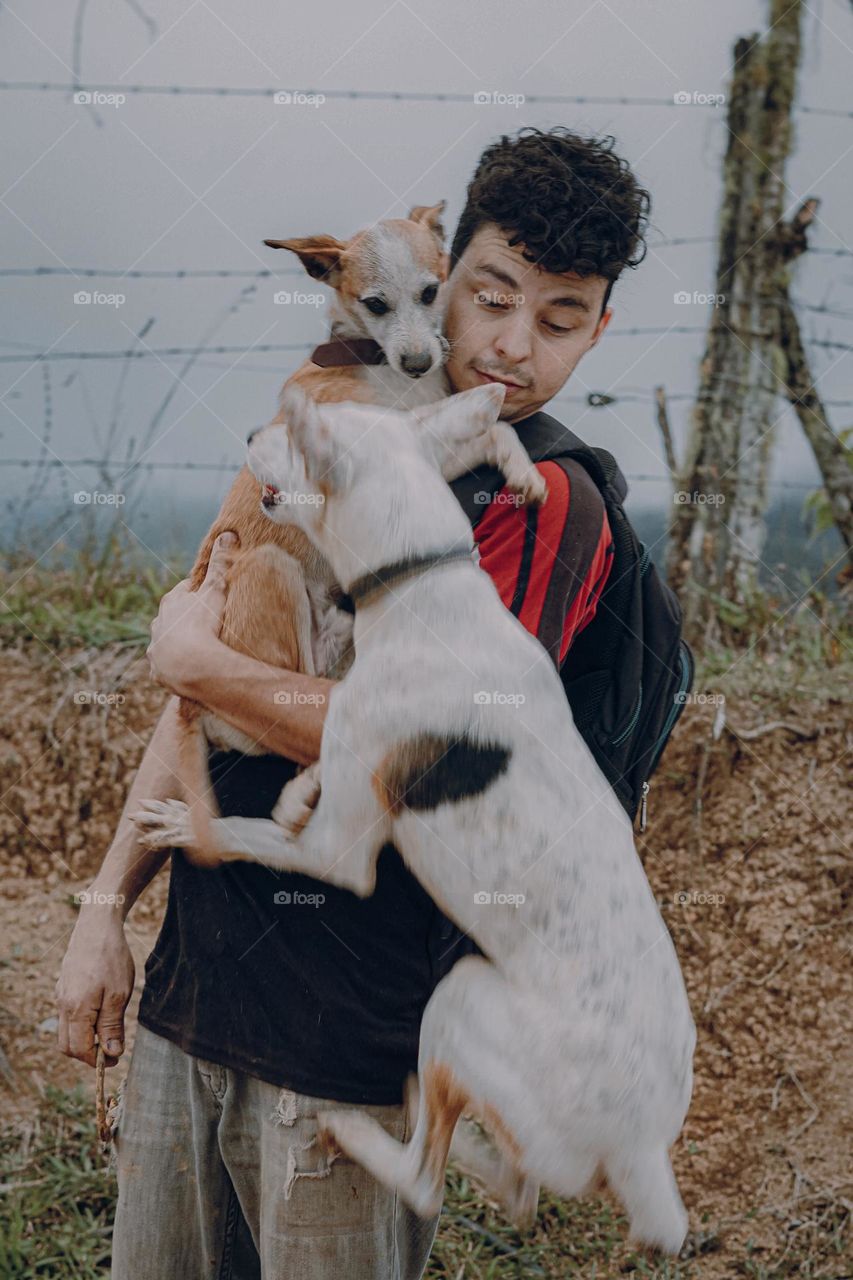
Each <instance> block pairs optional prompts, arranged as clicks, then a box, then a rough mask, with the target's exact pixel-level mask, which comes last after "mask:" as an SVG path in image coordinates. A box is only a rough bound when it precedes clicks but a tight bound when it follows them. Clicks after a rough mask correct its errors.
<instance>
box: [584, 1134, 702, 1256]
mask: <svg viewBox="0 0 853 1280" xmlns="http://www.w3.org/2000/svg"><path fill="white" fill-rule="evenodd" d="M604 1164H605V1169H606V1172H607V1178H608V1181H609V1182H610V1185H611V1187H612V1188H613V1190H614V1191H615V1192H616V1195H617V1196H618V1197H619V1199H620V1200H621V1201H622V1203H623V1205H624V1206H625V1208H626V1209H627V1211H628V1217H629V1218H630V1222H631V1236H632V1238H633V1239H634V1240H636V1241H638V1243H640V1244H646V1245H651V1246H652V1247H653V1248H656V1249H662V1250H663V1251H664V1252H665V1253H669V1254H677V1253H678V1251H679V1249H680V1248H681V1246H682V1244H683V1243H684V1237H685V1236H686V1234H687V1212H686V1210H685V1208H684V1205H683V1203H682V1200H681V1196H680V1195H679V1194H678V1187H677V1185H676V1182H675V1174H674V1173H673V1172H672V1165H671V1164H670V1160H669V1155H668V1153H667V1151H666V1148H665V1147H656V1148H653V1149H645V1150H642V1151H635V1152H632V1153H630V1155H629V1154H627V1153H625V1152H620V1153H619V1154H618V1155H616V1156H611V1157H610V1158H608V1159H605V1162H604Z"/></svg>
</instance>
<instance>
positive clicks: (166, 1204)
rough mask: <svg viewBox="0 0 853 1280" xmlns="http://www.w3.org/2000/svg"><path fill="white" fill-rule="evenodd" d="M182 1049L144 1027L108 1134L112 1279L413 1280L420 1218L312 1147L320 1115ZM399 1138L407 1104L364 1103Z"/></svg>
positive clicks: (425, 1250)
mask: <svg viewBox="0 0 853 1280" xmlns="http://www.w3.org/2000/svg"><path fill="white" fill-rule="evenodd" d="M352 1105H353V1104H351V1103H344V1102H331V1103H330V1102H328V1101H324V1100H323V1099H321V1098H315V1097H310V1096H308V1095H307V1094H300V1093H293V1092H291V1091H289V1090H282V1089H279V1088H277V1087H276V1086H274V1085H271V1084H266V1083H265V1082H264V1081H262V1080H257V1079H255V1077H254V1076H249V1075H247V1074H245V1073H244V1072H240V1071H232V1070H230V1069H229V1068H227V1067H222V1066H219V1065H218V1064H217V1063H213V1062H207V1061H206V1060H204V1059H202V1058H195V1057H192V1056H190V1055H189V1054H186V1053H184V1052H183V1050H181V1049H179V1048H178V1047H177V1046H176V1045H174V1044H172V1043H171V1041H169V1040H166V1039H164V1038H163V1037H162V1036H158V1035H154V1033H153V1032H151V1031H148V1030H147V1029H146V1028H145V1027H142V1026H140V1027H139V1028H138V1030H137V1036H136V1043H135V1046H134V1050H133V1056H132V1059H131V1064H130V1070H129V1072H128V1077H127V1082H126V1085H125V1091H124V1098H123V1102H122V1104H121V1107H120V1111H119V1116H118V1120H117V1123H116V1126H115V1130H114V1139H115V1153H116V1167H117V1172H118V1188H119V1196H118V1207H117V1210H116V1220H115V1231H114V1236H113V1262H112V1280H166V1278H167V1277H168V1280H173V1277H178V1276H179V1277H181V1280H418V1277H420V1276H421V1275H422V1274H423V1271H424V1268H425V1266H426V1263H427V1259H428V1257H429V1252H430V1247H431V1245H432V1241H433V1237H434V1235H435V1230H436V1226H437V1224H438V1217H435V1218H429V1219H421V1218H419V1217H418V1216H417V1215H416V1214H414V1213H413V1212H412V1211H411V1210H409V1209H408V1208H407V1207H406V1206H405V1205H404V1204H403V1203H402V1202H401V1201H400V1200H399V1199H398V1197H397V1196H396V1195H395V1194H394V1193H393V1192H390V1191H387V1190H386V1189H385V1188H384V1187H382V1186H381V1185H380V1184H379V1183H377V1182H376V1181H375V1180H374V1179H373V1178H372V1177H371V1176H370V1175H369V1174H367V1173H366V1172H365V1171H364V1170H363V1169H362V1168H361V1167H360V1166H359V1165H357V1164H355V1163H354V1162H353V1161H351V1160H350V1159H349V1158H348V1157H345V1156H343V1155H339V1156H337V1157H336V1158H334V1159H332V1160H331V1162H329V1160H328V1158H327V1157H326V1156H324V1155H323V1154H322V1152H321V1151H320V1150H319V1149H318V1146H317V1143H316V1141H315V1138H316V1115H317V1112H318V1110H324V1109H328V1108H330V1107H335V1108H349V1107H350V1106H352ZM364 1110H366V1111H368V1112H369V1114H370V1115H372V1116H374V1117H375V1118H376V1119H377V1120H379V1122H380V1123H381V1124H382V1125H383V1126H384V1128H386V1129H387V1130H388V1132H389V1133H391V1134H393V1136H394V1137H395V1138H397V1139H398V1140H399V1141H401V1142H404V1141H406V1140H407V1139H408V1136H409V1132H408V1118H407V1115H406V1110H405V1108H404V1107H403V1106H369V1107H365V1108H364Z"/></svg>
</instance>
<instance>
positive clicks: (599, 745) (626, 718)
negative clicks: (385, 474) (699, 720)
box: [451, 413, 694, 830]
mask: <svg viewBox="0 0 853 1280" xmlns="http://www.w3.org/2000/svg"><path fill="white" fill-rule="evenodd" d="M519 425H520V426H522V428H523V430H522V431H521V432H520V433H519V439H521V440H522V441H523V443H524V446H525V448H526V449H527V451H528V453H529V454H530V456H531V458H532V459H533V461H534V462H544V461H546V460H549V459H555V458H573V459H574V460H575V461H576V462H579V463H580V464H581V466H582V467H583V468H584V470H585V471H586V472H587V474H588V475H589V476H590V478H591V479H592V481H593V482H594V484H595V486H596V488H597V489H598V491H599V493H600V494H601V497H602V499H603V501H604V505H605V508H606V510H607V518H608V521H609V522H610V529H611V532H612V534H613V547H614V556H613V565H612V568H611V570H610V576H609V577H608V580H607V583H606V585H605V588H604V591H603V593H602V596H601V599H600V600H599V603H598V608H597V609H596V613H595V617H594V618H593V620H592V622H590V623H589V625H588V626H587V627H585V628H584V630H583V631H582V632H581V634H580V635H579V636H578V637H577V639H576V640H575V641H574V643H573V644H572V648H571V651H570V657H569V658H568V659H567V660H566V662H564V663H563V668H562V670H561V672H560V676H561V679H562V681H563V687H564V688H565V690H566V696H567V698H568V700H569V704H570V706H571V708H572V714H573V716H574V720H575V724H576V725H577V727H578V730H579V731H580V733H581V734H582V736H583V738H584V740H585V741H586V743H587V745H588V746H589V748H590V750H591V751H592V754H593V755H594V756H595V759H596V761H597V763H598V766H599V768H600V769H601V770H602V772H603V773H604V775H605V777H606V778H607V780H608V782H609V783H610V785H611V787H612V788H613V790H614V792H615V793H616V795H617V797H618V798H619V801H620V802H621V804H622V805H623V807H624V808H625V810H626V812H627V813H628V816H629V818H630V819H631V820H632V821H633V820H634V818H635V817H636V815H637V810H638V809H640V810H641V816H640V824H641V825H640V829H641V830H644V829H645V816H646V815H645V810H646V797H647V795H648V791H649V779H650V778H651V776H652V774H653V773H654V771H655V769H656V768H657V765H658V763H659V761H660V758H661V755H662V754H663V750H664V747H665V746H666V744H667V741H668V739H669V735H670V734H671V733H672V730H673V728H674V727H675V723H676V721H677V720H678V717H679V716H680V714H681V712H682V711H683V709H684V705H685V703H686V701H687V694H688V692H689V691H690V688H691V685H692V683H693V672H694V664H693V656H692V654H691V652H690V649H689V648H688V646H687V644H686V642H685V641H684V640H683V639H682V636H681V609H680V607H679V604H678V601H677V599H676V597H675V594H674V593H673V591H672V590H671V589H670V588H669V587H668V586H667V585H666V583H665V582H663V580H662V579H661V577H660V575H659V573H658V571H657V569H656V568H655V565H654V564H653V563H652V560H651V557H650V555H649V553H648V551H647V550H646V548H645V547H644V546H643V544H642V543H641V542H640V540H639V539H638V537H637V535H636V533H635V532H634V530H633V528H632V527H631V524H630V522H629V521H628V517H627V516H626V514H625V510H624V507H623V503H624V501H625V497H626V494H627V492H628V485H627V483H626V481H625V477H624V476H623V475H622V472H621V471H620V470H619V467H618V466H617V464H616V460H615V459H614V458H613V457H612V455H611V454H609V453H608V452H607V451H606V450H605V449H596V448H592V447H591V446H590V445H587V444H584V442H583V441H582V440H580V439H579V438H578V437H577V436H576V435H575V434H574V433H573V432H572V431H569V430H568V428H566V427H564V426H563V425H562V424H561V423H559V422H558V421H557V420H556V419H555V418H552V417H551V416H550V414H547V413H536V414H534V415H533V416H532V417H530V418H527V419H526V420H525V421H524V422H523V423H522V424H519ZM502 486H503V476H502V475H501V474H500V473H499V472H498V471H495V470H494V469H493V468H491V467H488V468H481V469H480V470H478V471H475V472H469V473H468V474H467V475H465V476H461V477H460V478H459V479H458V480H455V481H454V482H453V483H452V485H451V488H452V489H453V492H454V494H455V495H456V497H457V499H458V500H459V502H460V503H461V504H462V507H463V509H464V510H465V513H466V514H467V516H468V518H469V519H470V520H471V524H472V527H476V525H477V522H478V520H479V519H480V517H481V516H482V514H483V512H484V510H485V509H486V506H487V503H486V502H485V501H484V498H483V494H484V493H486V494H493V493H496V492H497V491H498V490H499V489H500V488H501V487H502ZM572 497H573V510H574V511H575V516H576V518H578V519H583V512H582V511H580V512H578V511H577V510H576V509H575V504H574V499H575V494H573V495H572ZM577 497H578V501H579V502H581V503H582V502H583V501H584V495H583V492H582V490H580V489H579V490H578V494H577ZM531 518H533V517H531V515H528V520H531ZM585 550H586V551H588V552H589V554H592V552H593V551H594V547H587V548H585ZM579 554H580V553H579ZM571 567H572V569H573V570H574V573H575V575H576V580H577V582H578V585H579V586H580V584H581V583H582V582H583V580H584V579H585V577H586V575H587V572H588V570H589V563H588V562H587V563H586V564H584V563H583V562H582V560H581V559H578V560H577V562H576V563H575V564H573V565H572V566H571ZM520 603H521V602H520V601H519V607H520Z"/></svg>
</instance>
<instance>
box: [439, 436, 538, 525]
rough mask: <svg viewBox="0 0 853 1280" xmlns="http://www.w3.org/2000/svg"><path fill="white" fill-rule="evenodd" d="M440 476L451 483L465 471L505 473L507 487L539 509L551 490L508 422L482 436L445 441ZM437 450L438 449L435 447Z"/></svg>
mask: <svg viewBox="0 0 853 1280" xmlns="http://www.w3.org/2000/svg"><path fill="white" fill-rule="evenodd" d="M439 446H440V447H443V453H442V455H441V473H442V475H443V476H444V478H445V480H447V481H448V482H450V481H451V480H456V479H457V478H458V477H459V476H462V475H464V474H465V473H466V471H474V470H475V469H476V468H477V467H480V466H483V465H488V466H490V467H496V468H497V470H498V471H501V472H503V476H504V479H505V480H506V483H507V486H508V487H509V488H510V489H511V490H512V491H513V493H517V494H518V495H519V496H520V497H521V498H522V499H523V500H524V501H525V502H530V503H532V504H534V505H536V506H538V505H540V504H541V503H543V502H544V501H545V499H546V498H547V496H548V486H547V485H546V484H545V480H544V479H543V477H542V475H541V473H540V472H539V471H537V470H536V467H535V466H534V464H533V463H532V462H531V460H530V455H529V454H528V452H527V450H526V449H525V447H524V445H523V444H522V443H521V441H520V440H519V438H518V436H517V435H516V434H515V432H514V431H513V429H512V427H511V426H510V425H509V424H508V423H506V422H493V423H491V424H490V425H489V426H488V427H487V428H486V430H485V431H481V432H480V434H479V435H475V436H468V437H462V438H451V439H448V438H444V439H442V440H441V441H440V442H439ZM433 447H434V448H436V447H438V446H436V445H434V446H433Z"/></svg>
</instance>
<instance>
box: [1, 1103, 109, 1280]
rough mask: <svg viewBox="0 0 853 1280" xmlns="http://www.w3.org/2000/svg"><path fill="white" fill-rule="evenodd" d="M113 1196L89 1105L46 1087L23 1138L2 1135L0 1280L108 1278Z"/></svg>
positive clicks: (15, 1132) (11, 1131) (12, 1132)
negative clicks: (37, 1109)
mask: <svg viewBox="0 0 853 1280" xmlns="http://www.w3.org/2000/svg"><path fill="white" fill-rule="evenodd" d="M115 1194H116V1192H115V1180H114V1177H113V1175H112V1174H111V1173H107V1172H106V1169H105V1159H104V1156H103V1155H102V1154H101V1151H100V1147H99V1144H98V1141H97V1136H96V1133H95V1121H94V1109H93V1107H92V1104H91V1100H90V1099H89V1098H88V1097H85V1096H84V1095H83V1093H82V1092H81V1091H79V1090H75V1091H74V1092H72V1093H66V1092H62V1091H61V1090H58V1089H53V1088H50V1087H48V1089H47V1090H46V1092H45V1095H44V1098H43V1099H42V1102H41V1105H40V1108H39V1111H38V1114H37V1117H36V1119H35V1120H34V1121H32V1122H29V1123H28V1124H27V1126H26V1128H25V1129H24V1130H23V1132H22V1131H21V1129H20V1128H14V1127H12V1126H7V1127H4V1128H3V1129H0V1276H3V1277H4V1280H43V1277H45V1276H50V1277H56V1280H66V1277H67V1280H72V1277H73V1278H74V1280H90V1278H92V1277H103V1276H105V1275H108V1274H109V1259H110V1238H111V1235H112V1218H113V1213H114V1211H115Z"/></svg>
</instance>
